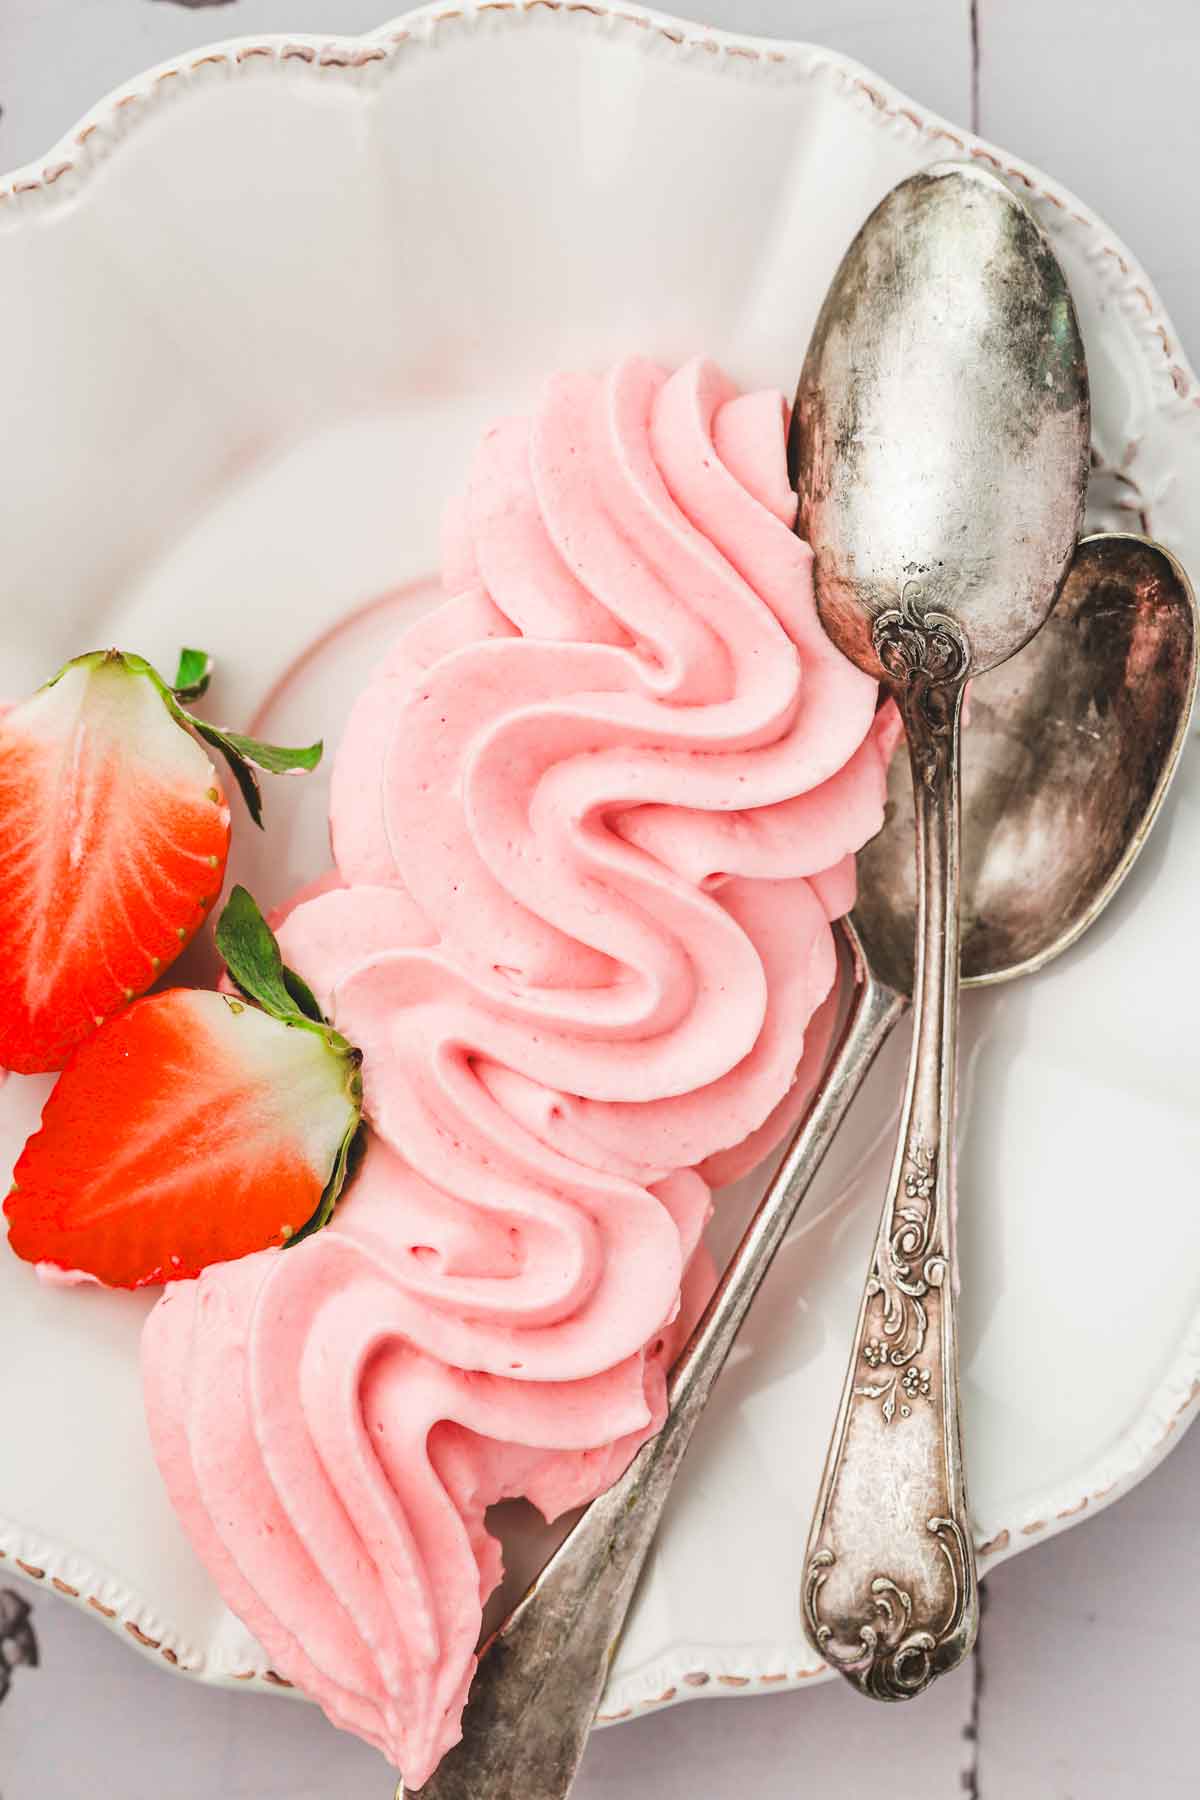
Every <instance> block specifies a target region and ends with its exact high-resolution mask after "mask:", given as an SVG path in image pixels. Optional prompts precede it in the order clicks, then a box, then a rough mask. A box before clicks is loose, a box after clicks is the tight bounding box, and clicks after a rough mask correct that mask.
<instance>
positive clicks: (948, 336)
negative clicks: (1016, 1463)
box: [790, 164, 1089, 1700]
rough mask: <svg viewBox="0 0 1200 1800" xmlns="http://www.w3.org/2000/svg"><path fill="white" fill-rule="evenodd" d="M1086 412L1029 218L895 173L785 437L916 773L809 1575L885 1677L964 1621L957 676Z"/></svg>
mask: <svg viewBox="0 0 1200 1800" xmlns="http://www.w3.org/2000/svg"><path fill="white" fill-rule="evenodd" d="M1088 426H1089V409H1088V387H1087V364H1086V359H1085V356H1084V350H1083V341H1082V339H1081V337H1080V335H1079V328H1078V324H1077V322H1076V318H1075V310H1074V307H1073V306H1072V303H1071V296H1070V293H1069V292H1068V289H1067V284H1066V278H1065V276H1064V275H1063V272H1062V270H1061V268H1060V267H1059V265H1058V262H1057V260H1056V258H1055V256H1054V253H1053V251H1052V250H1051V248H1050V245H1049V243H1048V242H1047V240H1046V238H1045V236H1044V235H1043V233H1042V231H1041V229H1040V228H1039V226H1038V225H1037V224H1036V222H1035V221H1034V219H1033V217H1032V215H1031V214H1030V213H1029V212H1027V211H1026V209H1025V207H1023V206H1022V205H1021V204H1020V202H1019V201H1018V200H1016V199H1015V198H1014V197H1013V195H1012V194H1010V193H1009V191H1008V189H1007V188H1006V187H1005V186H1004V184H1003V183H1002V182H1001V181H999V180H997V179H996V177H995V176H993V175H991V174H989V173H987V172H986V171H985V170H982V169H979V168H977V167H967V166H963V165H961V164H943V165H938V166H935V167H933V168H931V169H927V170H923V171H922V172H921V173H919V174H917V175H914V176H913V177H911V179H910V180H908V181H905V182H902V183H901V184H900V186H899V187H897V188H893V189H892V191H891V193H890V194H888V195H887V197H886V198H885V199H884V200H883V201H882V203H881V204H880V205H879V206H878V207H877V208H876V209H875V211H874V212H873V213H872V215H871V217H870V218H869V219H868V220H867V222H866V224H865V225H864V226H863V228H862V230H861V231H860V232H859V234H858V236H857V237H856V238H855V240H854V242H853V244H852V245H851V246H850V249H849V250H848V251H847V253H846V256H845V258H844V259H843V262H842V265H841V267H840V269H839V270H838V272H837V275H836V276H835V277H834V280H833V285H832V286H831V288H830V290H829V293H828V295H827V297H826V300H825V304H824V306H823V307H822V309H821V313H820V316H819V318H818V320H817V324H816V329H815V331H814V333H813V337H812V341H811V343H810V344H809V348H808V354H807V356H806V357H805V361H804V369H803V372H802V374H801V377H800V386H799V389H798V391H797V395H796V407H795V412H794V414H793V422H792V439H791V444H790V456H791V461H792V467H793V470H794V472H795V475H796V480H797V492H798V494H799V499H800V516H799V530H800V533H801V535H802V536H803V537H806V538H807V539H808V541H809V543H810V544H812V545H813V547H814V551H815V564H814V573H815V579H816V589H817V605H818V608H819V609H820V613H821V620H822V623H823V624H824V626H825V629H826V630H827V631H828V633H829V635H830V637H831V638H832V639H833V641H834V642H835V643H836V644H837V645H838V646H839V648H840V649H841V650H843V651H844V652H845V654H846V655H847V656H849V657H850V658H851V659H852V660H853V661H854V662H856V663H858V664H859V665H860V666H861V667H862V668H864V669H866V670H867V671H869V672H870V673H871V674H873V675H876V676H878V678H879V680H880V682H881V683H882V684H883V686H884V688H885V689H886V690H889V691H890V692H891V693H892V694H893V695H894V696H895V699H896V702H897V704H898V706H899V708H900V714H901V717H902V719H903V721H904V728H905V733H906V736H907V739H908V751H909V761H910V764H911V767H912V782H913V792H914V796H915V807H914V812H915V826H916V846H917V895H916V900H917V907H916V919H917V925H916V983H915V989H914V992H913V1008H914V1012H913V1044H912V1053H911V1056H910V1059H909V1067H908V1080H907V1084H906V1088H905V1094H904V1101H903V1104H902V1107H901V1113H900V1125H899V1132H898V1137H897V1143H896V1154H895V1159H894V1161H893V1164H892V1171H891V1176H890V1178H889V1184H888V1192H887V1194H886V1197H885V1199H884V1203H883V1209H882V1214H881V1218H880V1224H879V1234H878V1238H877V1242H876V1246H875V1252H874V1255H873V1257H872V1261H871V1266H870V1269H869V1271H868V1275H867V1282H866V1289H865V1293H864V1297H863V1306H862V1312H861V1318H860V1329H859V1332H858V1335H857V1337H856V1340H855V1343H854V1347H853V1349H852V1351H851V1359H850V1368H849V1371H848V1373H847V1377H846V1384H845V1388H844V1391H843V1396H842V1403H841V1407H840V1409H839V1413H838V1419H837V1424H836V1426H835V1429H834V1437H833V1443H832V1445H831V1447H830V1452H829V1460H828V1463H827V1466H826V1470H825V1475H824V1478H823V1481H822V1487H821V1492H820V1496H819V1498H818V1502H817V1510H816V1514H815V1517H814V1520H813V1528H812V1534H811V1537H810V1539H809V1553H808V1559H807V1562H806V1567H805V1589H804V1610H805V1621H806V1624H807V1627H808V1630H809V1633H810V1636H811V1637H812V1640H813V1643H814V1645H815V1647H816V1648H817V1649H818V1650H819V1651H820V1653H821V1655H822V1656H823V1657H824V1658H825V1660H826V1661H827V1662H829V1663H830V1664H831V1665H832V1666H833V1667H834V1668H836V1669H838V1670H840V1671H841V1673H842V1674H844V1675H846V1676H847V1678H848V1679H849V1680H851V1681H852V1682H853V1683H854V1685H855V1686H856V1687H858V1688H859V1689H860V1690H861V1691H862V1692H863V1693H865V1694H870V1695H871V1696H872V1697H874V1698H875V1699H877V1700H903V1699H908V1698H910V1697H911V1696H912V1695H914V1694H919V1693H921V1692H922V1691H923V1690H924V1689H925V1688H926V1687H927V1686H928V1685H929V1683H930V1682H931V1681H932V1680H934V1679H935V1678H936V1676H938V1675H940V1674H943V1673H944V1672H945V1671H946V1670H948V1669H952V1668H954V1667H955V1665H956V1664H957V1663H959V1662H961V1661H962V1659H963V1657H964V1656H965V1655H966V1654H967V1652H968V1651H969V1650H970V1648H971V1645H972V1644H973V1643H974V1641H975V1632H976V1628H977V1625H978V1612H979V1601H978V1589H977V1583H976V1576H975V1551H974V1546H973V1544H972V1542H971V1534H970V1523H969V1519H968V1516H967V1499H966V1484H965V1479H964V1473H963V1458H962V1438H961V1431H960V1426H959V1397H958V1341H957V1340H958V1332H957V1311H958V1295H957V1289H958V1280H957V1265H956V1258H955V1246H954V1204H955V1202H954V1114H955V1089H956V1060H957V1030H958V987H959V829H960V828H959V819H960V808H959V766H960V721H961V712H962V698H963V693H964V690H965V688H966V685H967V682H968V681H969V680H971V679H972V677H974V676H977V675H981V674H983V673H984V672H985V671H986V670H988V669H991V668H994V667H996V666H997V665H999V664H1001V663H1003V662H1005V661H1007V659H1008V658H1009V657H1010V656H1012V655H1014V653H1015V652H1016V651H1018V650H1020V649H1021V647H1022V646H1023V645H1024V644H1026V643H1027V642H1028V641H1029V639H1030V638H1031V637H1032V636H1033V634H1034V633H1035V632H1036V631H1037V630H1038V629H1039V627H1040V626H1041V625H1042V624H1043V622H1044V621H1045V619H1046V617H1047V615H1048V614H1049V612H1050V608H1051V607H1052V606H1053V604H1054V600H1055V597H1056V595H1057V593H1058V590H1059V587H1060V585H1061V583H1062V580H1063V578H1064V576H1065V575H1066V572H1067V568H1068V566H1069V564H1070V561H1071V557H1072V555H1073V553H1074V550H1075V544H1076V539H1077V537H1078V533H1079V527H1080V523H1081V521H1082V518H1083V505H1084V498H1085V495H1086V491H1087V466H1088ZM1046 698H1047V699H1049V698H1050V696H1049V695H1047V696H1046Z"/></svg>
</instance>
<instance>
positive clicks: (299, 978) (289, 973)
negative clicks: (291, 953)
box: [283, 963, 324, 1025]
mask: <svg viewBox="0 0 1200 1800" xmlns="http://www.w3.org/2000/svg"><path fill="white" fill-rule="evenodd" d="M283 985H284V986H285V987H286V989H287V991H288V993H289V994H290V995H291V996H292V999H293V1000H294V1001H295V1002H296V1005H297V1006H298V1007H299V1009H300V1011H301V1012H302V1013H303V1014H304V1016H305V1018H306V1019H311V1020H312V1021H313V1023H314V1024H315V1025H321V1024H323V1023H324V1018H323V1015H322V1012H321V1009H320V1007H319V1006H318V1005H317V996H316V995H315V994H314V993H313V991H312V989H311V988H310V987H309V985H308V983H307V981H305V979H304V977H303V975H297V973H296V971H295V969H289V968H288V966H287V964H286V963H284V965H283Z"/></svg>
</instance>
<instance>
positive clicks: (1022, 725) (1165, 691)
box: [854, 532, 1197, 997]
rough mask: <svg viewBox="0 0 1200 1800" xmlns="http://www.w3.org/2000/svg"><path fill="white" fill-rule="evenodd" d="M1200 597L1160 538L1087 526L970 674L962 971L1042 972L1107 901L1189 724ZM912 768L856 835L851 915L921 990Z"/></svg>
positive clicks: (867, 944) (904, 987)
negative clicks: (1058, 581)
mask: <svg viewBox="0 0 1200 1800" xmlns="http://www.w3.org/2000/svg"><path fill="white" fill-rule="evenodd" d="M1196 661H1197V625H1196V605H1195V601H1194V599H1193V596H1192V590H1191V586H1190V584H1189V582H1188V579H1187V576H1186V575H1185V574H1184V572H1183V570H1182V569H1181V568H1180V566H1179V564H1178V563H1177V562H1176V560H1175V558H1174V557H1173V556H1171V555H1170V553H1169V552H1168V551H1166V550H1164V549H1163V548H1162V547H1161V545H1158V544H1155V543H1152V542H1151V541H1150V540H1149V539H1147V538H1144V537H1139V536H1136V535H1134V534H1133V533H1119V532H1106V533H1102V534H1100V535H1098V536H1095V537H1090V538H1085V539H1083V541H1082V542H1081V543H1080V545H1079V547H1078V549H1077V551H1076V553H1075V557H1074V560H1073V561H1072V564H1071V568H1070V572H1069V574H1068V576H1067V580H1066V583H1065V585H1064V587H1063V590H1062V593H1061V594H1060V596H1059V599H1058V602H1057V604H1056V605H1055V608H1054V610H1053V612H1052V613H1051V615H1050V618H1049V619H1048V620H1047V622H1046V625H1045V626H1044V628H1043V629H1042V630H1041V631H1040V632H1039V633H1038V635H1037V637H1036V638H1035V639H1034V640H1033V642H1032V643H1031V644H1029V645H1028V646H1027V647H1026V649H1025V650H1023V651H1022V653H1021V655H1020V656H1019V657H1014V658H1013V659H1012V661H1010V662H1007V663H1005V664H1004V665H1003V666H1002V667H1000V668H998V669H994V670H992V671H991V672H990V673H989V674H987V675H984V676H982V677H981V678H980V680H979V681H978V682H976V683H974V684H973V685H972V689H971V698H970V718H969V723H968V724H967V726H966V729H965V731H964V733H963V802H962V812H963V825H962V880H961V889H960V894H961V908H962V948H961V967H962V978H963V981H964V982H965V983H966V984H967V985H969V986H971V987H983V986H987V985H989V984H991V983H995V982H1001V981H1011V980H1013V979H1014V978H1015V977H1016V976H1018V975H1027V974H1031V973H1032V972H1033V971H1034V970H1036V969H1039V968H1041V967H1042V966H1043V964H1045V963H1046V962H1048V961H1049V960H1050V959H1051V958H1052V957H1055V956H1058V955H1059V954H1061V952H1062V951H1063V950H1065V949H1066V948H1067V947H1068V946H1069V945H1070V944H1073V943H1074V942H1075V940H1076V939H1077V938H1078V937H1079V936H1080V935H1081V933H1082V932H1084V931H1085V930H1086V929H1087V927H1088V926H1089V925H1090V924H1091V922H1092V920H1093V919H1095V918H1096V917H1097V915H1098V914H1099V913H1100V912H1101V911H1102V910H1103V908H1104V907H1105V906H1107V904H1108V902H1109V900H1111V898H1112V896H1113V894H1114V893H1115V892H1116V890H1117V888H1118V887H1119V886H1120V884H1121V882H1122V881H1123V880H1124V878H1125V876H1126V875H1127V874H1128V872H1129V870H1130V868H1131V867H1132V866H1133V863H1134V860H1135V858H1136V857H1137V854H1138V852H1139V850H1140V849H1141V846H1142V844H1143V842H1144V841H1145V838H1146V834H1147V832H1148V831H1149V829H1150V826H1151V824H1152V822H1153V820H1154V817H1155V814H1156V813H1157V811H1158V808H1159V805H1160V803H1161V800H1162V797H1163V795H1164V794H1165V792H1166V790H1167V787H1168V786H1169V784H1170V780H1171V776H1172V774H1173V773H1174V769H1175V765H1176V763H1177V762H1178V760H1179V756H1180V753H1181V751H1182V749H1183V745H1184V742H1185V740H1186V736H1187V728H1188V720H1189V717H1190V713H1191V707H1192V700H1193V696H1194V693H1195V688H1196ZM913 828H914V820H913V794H912V783H911V781H910V780H909V777H908V770H907V768H906V766H905V763H904V759H903V757H899V756H897V757H894V758H893V760H892V766H891V770H890V773H889V781H888V802H887V821H886V824H885V826H884V829H883V830H882V831H881V832H880V833H879V835H878V836H877V837H876V838H874V839H873V840H872V841H871V843H869V844H868V845H867V846H866V848H865V849H864V850H862V851H860V853H859V858H858V869H859V898H858V903H857V905H856V906H855V909H854V926H855V929H856V932H857V935H858V938H859V941H860V943H861V946H862V950H863V952H864V953H865V956H866V959H867V961H868V962H869V964H870V967H871V969H872V971H873V973H874V975H875V976H876V977H877V978H878V980H879V981H880V982H883V983H886V985H887V986H888V987H890V988H892V989H893V990H894V991H895V992H897V993H899V994H902V995H904V996H906V997H911V995H912V991H913V980H914V967H913V930H912V924H913V917H914V915H915V910H916V881H915V874H914V869H913V862H912V858H911V856H910V855H909V851H908V847H909V845H910V844H911V842H912V834H913Z"/></svg>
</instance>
